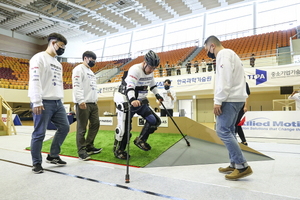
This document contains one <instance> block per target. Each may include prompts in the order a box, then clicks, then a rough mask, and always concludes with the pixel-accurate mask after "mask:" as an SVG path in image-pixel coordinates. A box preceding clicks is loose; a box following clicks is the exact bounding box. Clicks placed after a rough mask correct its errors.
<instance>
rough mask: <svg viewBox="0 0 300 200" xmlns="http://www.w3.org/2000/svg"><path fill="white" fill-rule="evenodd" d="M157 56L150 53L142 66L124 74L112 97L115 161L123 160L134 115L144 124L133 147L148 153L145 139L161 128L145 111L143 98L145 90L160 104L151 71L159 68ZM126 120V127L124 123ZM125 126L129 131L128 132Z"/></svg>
mask: <svg viewBox="0 0 300 200" xmlns="http://www.w3.org/2000/svg"><path fill="white" fill-rule="evenodd" d="M159 62H160V59H159V57H158V55H157V54H156V53H155V52H153V51H152V50H150V51H149V52H148V53H147V54H146V55H145V60H144V61H143V62H142V63H139V64H135V65H133V66H132V67H130V68H129V70H128V72H127V73H124V76H123V79H122V84H121V85H120V86H119V89H118V91H116V92H115V93H114V101H115V103H116V107H117V115H118V126H117V128H116V132H115V143H114V155H115V157H117V158H119V159H124V160H125V159H127V152H126V151H125V149H126V145H127V142H128V134H130V135H129V138H130V137H131V133H130V130H131V122H132V117H133V116H134V114H138V115H140V116H142V117H143V118H144V119H145V120H146V122H145V125H144V127H143V128H142V131H141V133H140V135H139V136H138V137H137V138H135V140H134V144H135V145H136V146H137V147H138V148H140V149H142V150H144V151H149V150H151V146H150V144H148V143H147V140H148V137H149V135H150V134H151V133H153V132H154V131H155V130H156V129H157V127H158V126H159V125H160V124H161V121H160V118H159V117H158V116H157V115H156V114H155V112H154V111H153V110H152V109H151V108H150V107H149V104H148V99H147V94H148V86H149V88H150V91H151V92H153V94H154V95H155V97H156V98H157V99H158V100H160V101H163V98H162V97H161V96H160V95H159V94H158V89H157V86H156V82H155V81H154V77H153V71H154V70H155V68H156V67H157V66H158V65H159ZM128 120H130V123H128ZM128 126H129V128H128Z"/></svg>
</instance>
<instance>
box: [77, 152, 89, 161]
mask: <svg viewBox="0 0 300 200" xmlns="http://www.w3.org/2000/svg"><path fill="white" fill-rule="evenodd" d="M90 159H91V157H90V156H89V154H87V152H83V153H81V154H79V160H83V161H88V160H90Z"/></svg>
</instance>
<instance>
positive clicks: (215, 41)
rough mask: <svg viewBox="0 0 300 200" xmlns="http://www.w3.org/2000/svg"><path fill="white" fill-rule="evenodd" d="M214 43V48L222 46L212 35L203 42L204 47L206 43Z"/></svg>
mask: <svg viewBox="0 0 300 200" xmlns="http://www.w3.org/2000/svg"><path fill="white" fill-rule="evenodd" d="M209 42H210V43H214V44H215V45H216V46H221V45H222V44H221V42H220V40H219V39H218V38H217V37H216V36H214V35H211V36H209V37H208V38H207V39H206V40H205V42H204V45H206V44H207V43H209Z"/></svg>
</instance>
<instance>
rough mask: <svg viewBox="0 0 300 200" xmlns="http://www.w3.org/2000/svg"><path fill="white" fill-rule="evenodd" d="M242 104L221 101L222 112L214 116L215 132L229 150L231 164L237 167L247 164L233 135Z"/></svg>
mask: <svg viewBox="0 0 300 200" xmlns="http://www.w3.org/2000/svg"><path fill="white" fill-rule="evenodd" d="M243 105H244V102H223V103H222V107H221V109H222V114H221V115H219V116H217V118H216V119H217V125H216V132H217V134H218V136H219V138H220V139H221V140H222V141H223V142H224V144H225V146H226V148H227V150H228V152H229V158H230V162H231V164H233V167H235V168H237V169H241V168H244V167H246V166H247V164H246V163H247V161H246V159H245V157H244V155H243V152H242V150H241V148H240V146H239V144H238V141H237V139H236V135H235V123H236V120H237V116H238V113H239V111H240V110H241V108H242V106H243Z"/></svg>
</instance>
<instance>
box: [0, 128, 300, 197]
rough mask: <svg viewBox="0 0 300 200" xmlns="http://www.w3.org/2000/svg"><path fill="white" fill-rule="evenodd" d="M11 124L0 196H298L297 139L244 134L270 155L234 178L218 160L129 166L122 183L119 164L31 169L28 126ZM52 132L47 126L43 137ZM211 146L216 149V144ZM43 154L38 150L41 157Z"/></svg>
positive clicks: (1, 157)
mask: <svg viewBox="0 0 300 200" xmlns="http://www.w3.org/2000/svg"><path fill="white" fill-rule="evenodd" d="M16 128H17V133H18V134H17V135H13V136H1V137H0V169H1V173H0V190H1V192H0V199H1V200H19V199H20V200H25V199H31V200H40V199H43V200H48V199H54V200H56V199H65V200H69V199H70V200H77V199H78V200H81V199H91V200H93V199H101V200H106V199H108V200H110V199H113V200H118V199H130V200H131V199H138V200H144V199H145V200H146V199H147V200H148V199H175V200H180V199H189V200H192V199H193V200H199V199H200V200H201V199H204V200H210V199H213V200H215V199H216V200H219V199H222V200H223V199H233V200H235V199H237V200H248V199H249V200H252V199H255V200H260V199H261V200H283V199H300V192H299V191H300V190H299V188H300V141H299V140H275V139H255V138H248V143H249V146H250V147H251V148H253V149H255V150H258V151H260V152H261V153H263V154H265V155H267V156H269V157H271V158H272V159H265V160H264V159H263V160H255V159H254V160H252V161H249V164H250V165H251V167H252V169H253V171H254V173H253V174H252V175H251V176H249V177H247V178H244V179H241V180H239V181H228V180H225V178H224V174H220V173H219V172H218V168H219V167H221V166H222V167H226V166H227V165H228V163H227V162H223V161H222V160H221V162H218V163H214V164H193V165H177V166H166V167H157V166H152V167H151V166H148V167H145V168H133V167H131V168H130V169H129V175H130V183H125V174H126V167H124V166H120V165H114V164H108V163H102V162H96V161H80V160H78V159H77V158H70V157H65V156H62V158H63V160H65V161H67V162H68V164H67V165H66V166H64V167H57V166H54V165H51V164H48V163H46V162H44V163H43V167H44V169H45V172H44V173H42V174H33V173H32V171H31V156H30V152H29V151H25V150H24V148H25V147H27V146H29V144H30V138H31V132H32V130H33V127H32V126H25V125H23V126H16ZM53 134H54V131H47V135H46V139H48V138H50V137H52V136H53ZM181 142H182V143H183V145H185V143H184V141H181ZM179 145H180V144H179ZM192 145H193V143H191V146H192ZM211 149H212V150H210V151H215V152H214V153H216V154H218V152H217V151H218V149H217V148H211ZM103 151H104V150H103ZM46 156H47V155H46V154H43V157H44V160H45V158H46ZM190 159H192V158H190ZM207 159H209V158H207ZM222 159H224V158H222Z"/></svg>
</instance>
